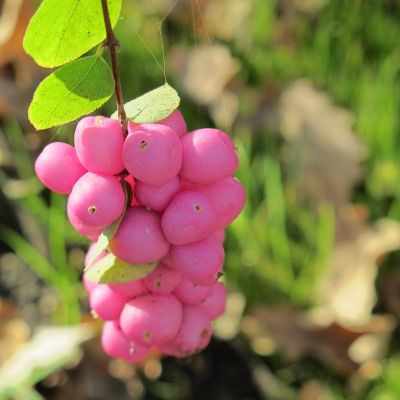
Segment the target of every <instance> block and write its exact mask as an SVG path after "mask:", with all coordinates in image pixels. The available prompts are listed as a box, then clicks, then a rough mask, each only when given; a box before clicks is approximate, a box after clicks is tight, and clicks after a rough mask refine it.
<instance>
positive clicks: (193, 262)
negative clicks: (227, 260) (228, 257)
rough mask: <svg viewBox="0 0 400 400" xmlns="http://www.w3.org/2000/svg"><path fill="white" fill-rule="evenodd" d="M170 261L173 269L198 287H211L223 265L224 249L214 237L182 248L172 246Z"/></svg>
mask: <svg viewBox="0 0 400 400" xmlns="http://www.w3.org/2000/svg"><path fill="white" fill-rule="evenodd" d="M170 255H171V261H172V264H173V266H174V268H175V269H177V270H178V271H179V272H181V273H182V275H183V276H184V277H185V278H187V279H189V280H190V281H192V282H193V283H197V284H198V285H203V286H209V285H212V284H213V283H214V282H215V281H216V280H217V278H218V272H219V271H221V269H222V265H223V263H224V256H225V254H224V248H223V247H222V245H221V243H220V241H219V240H218V239H217V238H215V237H214V236H209V237H207V238H206V239H203V240H201V241H199V242H195V243H189V244H186V245H183V246H172V247H171V250H170Z"/></svg>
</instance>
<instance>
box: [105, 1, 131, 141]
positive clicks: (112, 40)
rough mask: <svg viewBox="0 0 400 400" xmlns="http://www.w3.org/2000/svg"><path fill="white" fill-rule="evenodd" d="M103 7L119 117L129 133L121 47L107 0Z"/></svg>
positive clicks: (106, 43) (106, 44)
mask: <svg viewBox="0 0 400 400" xmlns="http://www.w3.org/2000/svg"><path fill="white" fill-rule="evenodd" d="M101 7H102V9H103V17H104V25H105V27H106V34H107V37H106V40H105V42H104V45H105V46H108V48H109V50H110V55H111V70H112V75H113V79H114V90H115V100H116V102H117V110H118V119H119V122H120V123H121V126H122V127H123V128H124V131H125V134H127V119H126V112H125V108H124V100H123V97H122V88H121V76H120V73H119V68H118V59H117V51H116V49H117V48H118V47H119V41H118V39H117V38H116V37H115V35H114V31H113V29H112V26H111V21H110V13H109V10H108V4H107V0H101Z"/></svg>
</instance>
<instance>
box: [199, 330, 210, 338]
mask: <svg viewBox="0 0 400 400" xmlns="http://www.w3.org/2000/svg"><path fill="white" fill-rule="evenodd" d="M200 337H201V338H203V339H205V338H207V337H208V329H204V330H203V331H202V332H201V333H200Z"/></svg>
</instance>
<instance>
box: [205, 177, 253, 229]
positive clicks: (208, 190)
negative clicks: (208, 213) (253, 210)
mask: <svg viewBox="0 0 400 400" xmlns="http://www.w3.org/2000/svg"><path fill="white" fill-rule="evenodd" d="M198 191H199V193H202V194H203V195H204V196H206V197H207V198H208V199H209V200H210V201H211V203H212V204H213V205H214V207H215V210H216V215H217V216H216V219H215V224H214V229H215V230H219V229H223V228H226V227H227V226H228V225H230V224H231V223H232V222H233V221H234V220H235V219H236V218H237V216H238V215H239V214H240V212H241V211H242V210H243V207H244V205H245V203H246V192H245V190H244V188H243V186H242V185H241V183H240V182H239V180H238V179H236V178H233V177H227V178H223V179H221V180H219V181H217V182H214V183H212V184H211V185H204V186H203V187H202V188H201V189H198Z"/></svg>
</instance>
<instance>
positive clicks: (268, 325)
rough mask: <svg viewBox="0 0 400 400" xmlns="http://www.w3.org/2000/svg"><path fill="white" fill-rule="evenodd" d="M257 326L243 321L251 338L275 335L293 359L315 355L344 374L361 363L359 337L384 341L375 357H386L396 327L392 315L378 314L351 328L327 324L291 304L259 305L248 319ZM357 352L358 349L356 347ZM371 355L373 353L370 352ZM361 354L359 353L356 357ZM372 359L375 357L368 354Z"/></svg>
mask: <svg viewBox="0 0 400 400" xmlns="http://www.w3.org/2000/svg"><path fill="white" fill-rule="evenodd" d="M249 319H250V320H251V319H252V324H253V328H252V329H248V326H247V327H246V326H243V325H242V331H243V332H244V333H245V334H246V335H247V336H249V338H250V340H254V339H255V338H257V337H260V336H261V337H268V338H270V339H272V340H273V341H274V342H275V343H276V344H277V346H278V347H279V348H280V349H281V351H282V352H283V354H284V355H285V356H286V357H287V358H288V359H289V360H291V361H297V360H300V359H301V358H303V357H305V356H311V357H314V358H316V359H318V360H320V361H322V362H324V363H326V364H329V365H331V366H333V367H334V368H335V369H336V370H337V371H338V372H340V373H342V374H348V373H353V372H355V371H356V370H358V368H359V367H360V363H359V362H357V361H359V360H355V359H354V349H353V354H351V352H350V349H351V347H352V346H353V345H354V343H356V341H357V340H358V339H359V338H362V337H364V336H365V335H369V336H374V338H375V340H376V341H377V342H379V343H380V344H381V347H380V349H379V351H378V352H375V353H373V354H372V357H382V351H381V349H382V348H386V344H387V341H388V337H389V334H390V333H391V332H392V330H393V328H394V324H393V321H392V319H391V318H390V317H387V316H381V317H374V318H373V319H371V320H370V322H369V323H368V324H365V325H363V326H359V327H357V329H351V328H348V327H344V326H342V325H339V324H337V323H331V324H329V325H327V326H321V325H319V324H317V323H316V322H315V321H314V319H313V317H312V315H309V314H306V313H302V312H300V311H297V310H295V309H294V308H292V307H291V306H281V307H278V308H275V309H267V308H261V307H260V308H256V309H254V310H253V311H252V312H251V313H250V317H249V316H248V317H246V319H244V321H246V324H249ZM356 353H357V351H356ZM370 356H371V355H370ZM356 358H357V357H356ZM367 359H368V361H370V359H371V357H368V358H367Z"/></svg>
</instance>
